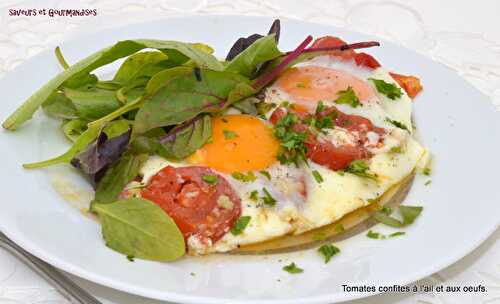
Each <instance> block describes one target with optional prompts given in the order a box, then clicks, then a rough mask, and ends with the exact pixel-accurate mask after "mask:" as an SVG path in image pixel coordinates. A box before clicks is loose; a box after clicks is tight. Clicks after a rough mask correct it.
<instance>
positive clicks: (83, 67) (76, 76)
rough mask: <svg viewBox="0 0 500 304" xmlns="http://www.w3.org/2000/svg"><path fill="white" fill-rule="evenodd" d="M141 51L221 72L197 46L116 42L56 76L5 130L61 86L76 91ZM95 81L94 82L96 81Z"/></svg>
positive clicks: (16, 113) (20, 121)
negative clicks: (92, 74) (97, 73)
mask: <svg viewBox="0 0 500 304" xmlns="http://www.w3.org/2000/svg"><path fill="white" fill-rule="evenodd" d="M144 48H154V49H159V50H162V51H164V52H167V51H168V53H167V56H169V54H171V55H172V56H177V57H179V58H180V57H184V58H189V59H191V60H193V62H195V63H196V64H197V65H198V66H200V67H204V68H209V69H212V70H217V71H220V70H222V69H223V65H222V63H220V62H219V61H218V60H217V58H215V57H214V56H213V55H211V54H208V53H207V52H206V51H205V50H203V49H200V48H199V46H198V45H197V44H192V43H184V42H178V41H163V40H146V39H138V40H124V41H119V42H117V43H116V44H115V45H113V46H111V47H108V48H105V49H102V50H100V51H98V52H96V53H94V54H92V55H90V56H88V57H86V58H84V59H82V60H80V61H78V62H77V63H75V64H74V65H72V66H71V67H69V68H68V69H66V70H64V71H62V72H61V73H59V74H58V75H57V76H56V77H54V78H53V79H51V80H50V81H49V82H47V83H46V84H45V85H44V86H42V87H41V88H40V89H38V90H37V91H36V92H35V93H34V94H33V95H31V97H29V98H28V99H27V100H26V101H25V102H24V103H23V104H22V105H21V106H20V107H19V108H17V109H16V110H15V111H14V113H12V114H11V115H10V116H9V117H8V118H7V119H6V120H5V121H4V122H3V124H2V126H3V127H4V128H5V129H8V130H15V129H17V128H19V127H20V126H21V125H22V124H23V123H24V122H26V121H27V120H29V119H31V117H32V116H33V114H34V113H35V112H36V110H37V109H38V108H39V107H40V106H41V105H42V104H43V103H44V102H45V100H47V98H48V97H49V96H50V95H51V94H52V93H53V92H54V91H55V90H56V89H57V88H59V87H60V86H61V85H62V84H64V87H71V88H77V87H79V86H81V85H82V84H85V83H87V82H88V80H89V73H90V72H91V71H93V70H95V69H97V68H99V67H101V66H103V65H106V64H108V63H111V62H113V61H115V60H117V59H119V58H123V57H126V56H129V55H131V54H133V53H135V52H137V51H140V50H142V49H144ZM95 81H96V82H97V79H95Z"/></svg>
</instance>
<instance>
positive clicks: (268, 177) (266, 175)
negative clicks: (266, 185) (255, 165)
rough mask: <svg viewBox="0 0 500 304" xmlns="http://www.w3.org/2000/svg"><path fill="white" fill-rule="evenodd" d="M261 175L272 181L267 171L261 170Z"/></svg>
mask: <svg viewBox="0 0 500 304" xmlns="http://www.w3.org/2000/svg"><path fill="white" fill-rule="evenodd" d="M259 173H260V174H262V175H264V176H265V177H266V178H267V179H268V180H271V174H269V172H267V171H266V170H261V171H259Z"/></svg>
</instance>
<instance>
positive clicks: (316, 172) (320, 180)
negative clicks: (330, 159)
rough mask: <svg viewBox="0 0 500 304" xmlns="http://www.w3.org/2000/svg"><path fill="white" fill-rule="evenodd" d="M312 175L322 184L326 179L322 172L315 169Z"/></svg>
mask: <svg viewBox="0 0 500 304" xmlns="http://www.w3.org/2000/svg"><path fill="white" fill-rule="evenodd" d="M312 175H313V176H314V179H315V180H316V182H317V183H318V184H321V183H322V182H323V181H324V180H323V176H321V174H320V173H319V172H318V170H313V171H312Z"/></svg>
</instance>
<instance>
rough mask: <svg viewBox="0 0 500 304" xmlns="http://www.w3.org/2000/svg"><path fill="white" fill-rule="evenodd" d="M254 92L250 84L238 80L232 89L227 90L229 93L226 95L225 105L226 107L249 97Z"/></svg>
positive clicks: (255, 91)
mask: <svg viewBox="0 0 500 304" xmlns="http://www.w3.org/2000/svg"><path fill="white" fill-rule="evenodd" d="M256 93H257V90H255V89H254V88H253V87H252V86H251V85H250V84H248V83H246V82H240V83H238V84H237V85H236V86H235V87H234V89H232V90H231V91H230V92H229V95H228V96H227V104H226V107H228V106H229V105H233V104H234V103H236V102H238V101H240V100H243V99H245V98H247V97H250V96H252V95H254V94H256Z"/></svg>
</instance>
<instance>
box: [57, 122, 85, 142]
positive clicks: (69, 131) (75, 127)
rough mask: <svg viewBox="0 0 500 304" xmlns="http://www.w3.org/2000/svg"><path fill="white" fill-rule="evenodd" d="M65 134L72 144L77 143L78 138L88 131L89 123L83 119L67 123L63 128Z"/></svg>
mask: <svg viewBox="0 0 500 304" xmlns="http://www.w3.org/2000/svg"><path fill="white" fill-rule="evenodd" d="M62 129H63V133H64V135H65V136H66V138H68V139H69V140H71V141H72V142H75V141H76V140H77V138H78V137H79V136H80V135H82V134H83V132H85V130H87V122H86V121H85V120H81V119H73V120H70V121H68V122H66V123H65V124H64V125H63V126H62Z"/></svg>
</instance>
